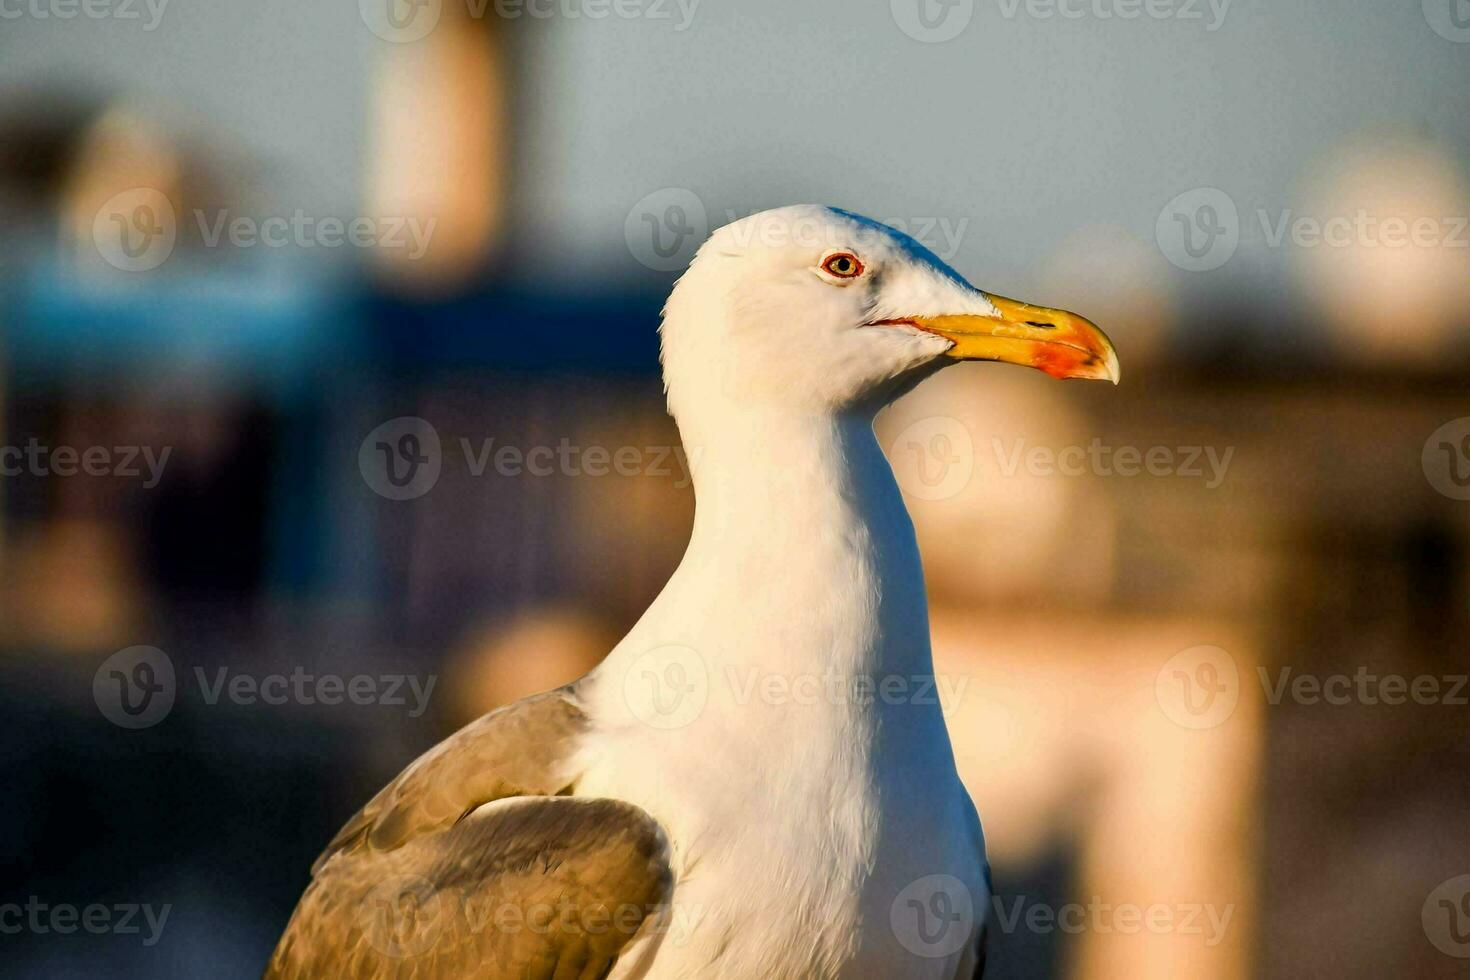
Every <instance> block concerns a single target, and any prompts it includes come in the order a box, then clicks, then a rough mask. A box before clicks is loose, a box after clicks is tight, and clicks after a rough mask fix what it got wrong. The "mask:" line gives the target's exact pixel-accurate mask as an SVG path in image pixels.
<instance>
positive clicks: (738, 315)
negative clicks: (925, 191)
mask: <svg viewBox="0 0 1470 980" xmlns="http://www.w3.org/2000/svg"><path fill="white" fill-rule="evenodd" d="M662 335H663V362H664V374H665V382H666V385H667V387H668V391H669V406H670V409H671V411H672V412H673V414H674V415H675V416H676V417H679V418H681V419H682V418H683V417H684V416H685V415H687V414H689V413H690V412H691V411H692V410H693V409H694V407H695V406H696V405H697V404H700V403H709V402H711V401H716V402H719V403H721V405H722V407H723V408H724V409H727V410H729V409H733V410H736V411H739V410H740V409H744V408H755V407H761V406H766V407H773V408H775V409H777V410H786V411H848V410H853V409H858V408H863V407H868V408H871V409H873V410H875V411H876V409H878V408H881V407H882V406H883V405H884V404H886V403H887V402H888V401H891V400H892V399H893V398H895V397H897V396H898V395H899V394H902V393H903V392H904V391H907V390H909V388H911V387H912V386H913V385H914V384H917V383H918V381H920V380H922V379H923V378H925V377H927V376H928V375H929V374H931V373H933V372H934V371H936V370H938V369H940V368H942V367H944V366H946V365H949V364H954V363H957V362H959V361H967V360H975V361H1004V362H1006V363H1009V364H1020V365H1024V366H1026V367H1032V368H1037V369H1039V370H1041V371H1044V372H1046V373H1047V374H1049V375H1051V376H1052V377H1055V378H1091V379H1098V380H1107V381H1112V382H1114V383H1115V384H1116V383H1117V381H1118V359H1117V355H1116V354H1114V352H1113V346H1112V344H1111V343H1110V342H1109V341H1108V338H1107V337H1106V336H1105V335H1104V334H1103V332H1102V331H1101V330H1099V329H1098V328H1097V326H1096V325H1094V324H1093V323H1091V322H1090V321H1088V320H1086V319H1084V318H1083V317H1080V316H1078V315H1076V314H1074V313H1067V312H1065V311H1062V310H1054V309H1048V308H1046V307H1040V306H1032V305H1029V304H1027V303H1022V302H1018V301H1016V300H1011V299H1006V298H1004V297H1002V296H997V295H994V294H992V293H987V292H983V291H981V290H979V289H977V288H975V287H974V286H972V285H970V284H969V283H968V282H967V281H966V280H965V279H964V278H963V277H962V276H960V275H959V273H957V272H955V271H954V270H953V269H951V268H950V267H949V266H948V265H946V264H945V263H944V262H943V261H942V260H940V259H939V258H938V257H937V256H935V255H934V254H933V253H932V252H930V251H929V250H928V249H927V248H925V247H924V246H923V245H921V244H919V243H918V242H917V241H915V240H914V239H913V238H911V237H909V236H908V235H906V234H904V233H902V232H900V231H897V230H896V229H893V228H890V227H888V226H887V225H884V224H880V223H879V222H876V221H873V220H871V219H869V218H864V217H862V216H860V215H856V214H852V213H849V212H846V211H841V210H839V209H836V208H830V207H821V206H815V205H799V206H794V207H786V208H778V209H776V210H773V211H764V212H761V213H759V214H754V215H751V216H750V217H747V218H743V219H741V220H739V221H735V222H732V223H731V224H728V225H725V226H724V227H722V228H720V229H719V230H718V231H716V232H715V233H714V234H713V235H711V236H710V238H709V240H708V241H706V242H705V243H704V245H703V246H702V247H701V248H700V250H699V252H698V254H697V255H696V256H695V258H694V260H693V262H691V263H690V266H689V268H688V270H687V271H686V272H685V273H684V275H683V276H682V277H681V278H680V280H679V282H678V284H677V285H676V286H675V287H674V291H673V293H672V294H671V295H670V297H669V301H668V305H667V306H666V307H665V309H664V323H663V328H662Z"/></svg>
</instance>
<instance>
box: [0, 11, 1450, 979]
mask: <svg viewBox="0 0 1470 980" xmlns="http://www.w3.org/2000/svg"><path fill="white" fill-rule="evenodd" d="M1467 94H1470V6H1467V4H1466V3H1465V2H1464V0H1423V2H1422V3H1418V2H1404V3H1397V4H1388V3H1376V4H1341V3H1329V2H1327V0H1297V2H1286V0H1279V2H1277V0H1235V2H1234V3H1230V2H1228V0H1214V2H1213V3H1207V2H1205V0H1155V2H1152V3H1149V4H1140V3H1136V2H1133V0H1085V2H1084V0H891V2H890V3H883V2H874V3H864V4H855V3H850V2H843V0H811V2H806V3H802V4H791V3H786V2H777V0H741V2H740V3H738V4H737V3H734V2H733V0H702V2H699V0H620V2H618V3H610V2H605V0H554V2H553V0H526V2H524V3H522V2H511V0H500V2H499V3H496V2H494V0H483V2H480V0H424V2H421V3H416V4H415V3H408V2H405V0H362V2H361V3H360V4H357V5H354V4H352V3H351V2H347V0H338V2H333V3H321V4H301V3H296V4H291V3H285V2H279V0H255V2H252V3H238V2H236V3H228V2H225V0H189V2H183V0H179V2H177V3H174V4H170V3H168V2H167V0H152V2H145V0H92V2H89V3H86V4H74V3H72V2H70V0H24V2H22V0H6V2H0V219H3V225H4V228H5V229H6V234H5V235H4V236H3V237H0V471H3V476H0V717H3V718H4V723H5V733H6V734H5V737H4V738H3V739H0V783H3V786H4V789H5V791H4V792H3V794H0V855H3V866H4V867H5V869H6V870H5V873H4V875H3V878H0V948H3V950H4V956H3V965H0V973H4V974H5V975H13V976H26V977H30V976H36V977H73V976H77V977H81V976H99V975H105V976H118V977H148V978H154V977H198V976H210V977H249V976H257V975H259V972H260V970H261V968H262V967H263V964H264V961H265V959H266V957H267V956H268V954H269V951H270V949H271V948H272V946H273V944H274V941H275V938H276V936H277V935H278V933H279V931H280V930H281V928H282V927H283V926H284V924H285V921H286V918H287V917H288V915H289V913H290V910H291V908H292V907H293V905H294V902H295V899H296V897H297V896H298V895H299V893H300V890H301V889H302V888H303V887H304V885H305V884H306V881H307V875H308V869H309V866H310V862H311V860H312V858H313V857H314V856H315V854H316V853H317V851H318V850H319V849H320V847H321V846H322V844H323V843H324V842H325V841H326V840H327V839H328V838H329V837H330V836H331V834H332V833H333V832H334V831H335V830H336V828H337V827H338V826H339V825H340V824H341V822H342V821H343V820H344V819H345V818H346V817H347V816H348V815H349V814H350V813H351V812H352V811H353V810H355V809H356V808H357V806H358V805H360V804H361V802H362V801H363V800H364V799H365V798H366V797H367V796H368V795H369V794H370V793H371V792H372V791H373V790H375V789H376V788H377V787H378V786H379V785H381V783H382V782H384V781H385V780H386V779H388V778H389V777H391V776H392V775H393V774H395V773H396V772H397V771H398V770H399V769H400V768H401V767H402V766H403V765H405V764H406V763H407V762H409V761H410V760H411V759H412V758H413V757H414V756H416V755H417V754H418V753H419V752H420V751H422V750H423V749H425V748H427V747H428V746H430V745H431V744H433V743H434V742H436V741H437V740H439V739H440V738H442V737H444V736H445V735H446V734H448V733H449V732H451V731H452V730H454V729H455V728H457V727H458V726H460V725H462V724H464V723H465V722H466V721H468V720H470V719H472V718H474V717H476V716H477V715H479V714H480V713H482V712H484V711H486V710H488V709H490V708H492V707H494V706H496V705H498V704H502V703H505V702H507V701H510V700H513V699H515V698H518V697H520V696H523V695H525V694H527V693H530V692H532V691H537V690H541V689H544V688H546V687H549V686H552V685H555V684H558V683H560V682H563V681H565V680H568V679H571V678H574V677H576V676H578V675H580V674H581V673H583V672H585V671H586V670H587V669H589V668H590V667H591V666H592V665H593V664H594V663H595V662H596V661H597V660H598V659H599V658H600V657H601V656H602V655H603V654H604V653H605V652H606V651H607V650H608V649H609V648H610V646H611V645H612V644H613V643H614V642H615V641H616V640H617V639H618V638H619V637H620V636H621V635H622V632H623V631H624V630H626V629H627V628H628V627H629V626H630V624H631V623H632V622H633V621H634V619H635V618H636V617H637V616H638V615H639V613H640V612H641V611H642V610H643V608H644V607H645V606H646V604H647V603H648V602H649V601H650V600H651V599H652V598H653V596H654V595H655V594H656V593H657V591H658V590H659V588H660V587H661V585H662V584H663V582H664V581H665V579H666V577H667V576H668V575H669V573H670V572H671V571H672V569H673V568H674V566H675V565H676V563H677V562H678V559H679V557H680V555H681V553H682V549H683V546H684V544H685V541H686V536H687V533H688V530H689V527H690V522H691V518H692V514H693V504H694V501H693V495H692V491H691V489H690V487H689V481H688V470H687V461H686V460H685V459H684V457H682V456H681V455H679V453H678V452H677V447H678V446H679V443H678V438H677V433H676V431H675V429H674V427H673V424H672V423H671V421H670V420H669V419H668V418H667V416H666V415H665V413H664V410H663V402H662V391H661V384H660V380H659V375H658V361H657V351H658V345H657V335H656V328H657V324H658V313H659V309H660V305H661V303H662V300H663V297H664V296H665V295H666V293H667V291H668V289H669V287H670V285H671V284H672V282H673V280H674V278H675V277H676V275H677V272H678V270H679V269H681V268H682V267H683V265H684V264H685V263H686V262H687V261H688V259H689V257H690V255H691V254H692V252H693V249H694V248H695V247H696V246H697V244H698V243H699V241H700V240H702V238H703V237H704V236H705V234H707V232H708V231H709V230H711V229H712V228H714V227H718V226H719V225H721V224H724V223H725V222H727V221H729V220H731V219H733V218H738V217H741V216H744V215H746V214H749V213H752V212H754V211H757V210H761V209H764V208H767V207H773V206H777V205H781V204H787V203H795V202H806V201H811V202H821V203H831V204H836V205H839V206H842V207H846V208H850V209H853V210H857V211H861V212H863V213H866V214H869V215H872V216H874V217H876V218H879V219H881V220H886V221H889V222H890V223H893V224H895V225H898V226H900V227H902V228H904V229H905V230H907V231H908V232H909V233H910V234H913V235H914V236H915V237H917V238H919V239H920V240H921V241H922V242H924V244H926V245H928V246H929V247H930V248H931V249H932V250H934V251H935V252H936V253H938V254H939V255H940V256H941V257H943V258H945V259H946V260H948V261H950V262H951V264H953V265H954V266H955V267H956V268H957V269H958V270H959V271H960V272H961V273H963V274H965V275H966V276H967V277H969V278H970V279H971V280H972V281H974V282H975V283H977V284H978V285H980V286H982V287H984V288H987V289H991V290H994V291H996V292H999V293H1002V294H1005V295H1013V296H1021V297H1025V298H1028V299H1034V300H1036V301H1041V302H1045V303H1046V304H1048V305H1053V306H1059V307H1066V308H1070V309H1077V310H1079V311H1082V312H1084V313H1085V314H1087V315H1088V316H1090V317H1091V318H1092V319H1094V320H1096V321H1097V322H1098V323H1100V324H1101V325H1103V326H1104V328H1105V329H1107V330H1108V332H1109V333H1110V334H1111V336H1112V338H1113V339H1114V341H1115V343H1116V345H1117V348H1118V350H1119V352H1120V356H1121V359H1122V364H1123V376H1124V382H1123V384H1122V386H1121V387H1119V388H1117V389H1111V388H1108V387H1107V386H1084V385H1058V384H1056V383H1054V382H1052V381H1050V380H1049V379H1047V378H1045V377H1044V376H1042V375H1040V374H1036V373H1032V372H1024V371H1020V370H1018V369H1014V368H1008V367H1002V366H996V365H965V366H962V367H960V368H956V369H953V370H950V371H948V372H946V373H945V374H943V375H942V376H940V377H938V378H936V379H934V380H933V381H931V382H929V383H927V384H926V385H924V386H923V387H922V388H920V389H919V390H918V391H917V392H915V393H914V394H912V395H911V396H909V397H907V398H906V399H905V400H904V401H902V402H901V403H899V404H898V405H897V406H895V407H894V408H893V409H892V410H890V412H889V413H888V414H887V415H886V416H885V417H884V419H883V420H882V422H881V426H880V435H881V436H882V438H883V442H884V445H885V446H886V447H888V449H889V450H890V455H891V457H892V459H893V461H894V465H895V469H896V471H897V473H898V476H899V479H900V482H901V484H902V485H903V487H904V490H905V492H906V495H907V497H908V503H909V507H910V510H911V512H912V513H913V516H914V519H915V523H916V525H917V527H918V531H919V535H920V544H921V547H922V549H923V552H924V558H925V564H926V570H927V574H928V582H929V589H930V594H931V600H932V606H933V620H934V622H933V629H934V636H935V647H936V657H937V659H938V669H939V671H940V673H941V675H943V676H942V680H944V681H947V682H948V683H949V686H950V691H951V695H952V696H950V697H949V698H947V713H948V718H949V723H950V726H951V730H952V733H953V735H954V739H955V744H956V748H957V751H958V753H959V756H960V764H961V767H962V770H963V775H964V777H965V779H966V781H967V782H968V784H969V786H970V788H971V791H972V794H973V795H974V797H975V800H976V803H977V805H978V807H979V810H980V813H981V815H982V819H983V820H984V822H985V825H986V832H987V837H988V843H989V848H990V852H991V855H992V860H993V863H994V871H995V884H996V890H997V896H996V903H995V907H994V908H992V909H991V910H990V911H991V913H992V915H994V916H995V921H996V927H997V932H996V934H995V941H994V942H995V954H994V960H995V965H996V968H997V974H996V975H999V976H1003V977H1011V976H1015V977H1068V978H1129V980H1136V978H1152V977H1189V978H1220V980H1225V978H1244V977H1269V978H1286V977H1292V978H1295V977H1312V976H1334V977H1363V978H1375V980H1376V978H1381V977H1385V976H1405V977H1408V976H1413V977H1441V976H1443V977H1449V976H1464V975H1467V973H1470V878H1465V877H1462V876H1466V875H1470V820H1467V819H1466V815H1467V806H1470V706H1467V699H1470V687H1464V686H1461V685H1463V684H1464V676H1465V674H1466V673H1467V672H1470V656H1467V647H1466V636H1467V626H1470V577H1467V572H1466V553H1467V546H1470V230H1467V223H1470V222H1467V215H1470V111H1467V109H1470V104H1467V101H1470V99H1467ZM405 439H407V441H405ZM502 451H504V454H502ZM139 648H145V649H143V650H141V651H140V649H139ZM282 678H284V679H285V680H282ZM292 678H301V681H300V682H299V683H298V682H297V681H293V680H291V679H292ZM355 678H365V680H364V681H362V682H361V683H362V684H363V685H364V686H363V688H362V691H361V692H359V693H362V695H363V696H362V697H357V698H353V697H347V696H344V695H343V689H344V687H345V686H346V685H349V684H351V683H353V682H354V679H355ZM1395 678H1397V680H1394V679H1395ZM1457 678H1458V680H1457ZM273 679H274V680H273ZM323 679H326V680H328V681H330V680H331V679H335V683H336V684H337V685H338V686H337V687H336V688H335V691H336V696H335V697H332V696H330V694H329V688H328V687H325V686H322V685H321V684H320V683H319V682H321V681H322V680H323ZM287 684H290V685H294V686H291V687H289V691H290V693H287V694H284V695H283V694H282V692H283V691H286V690H288V688H287V686H286V685H287ZM130 685H131V686H130ZM303 692H305V693H303ZM1406 692H1408V693H1407V694H1406ZM329 702H332V703H329ZM93 906H101V907H102V908H104V909H105V910H106V911H105V912H99V913H95V914H94V913H90V912H88V911H87V910H88V909H90V908H92V907H93ZM130 906H131V907H134V912H135V913H136V914H135V915H134V916H132V917H131V918H130V919H129V921H128V922H124V921H123V912H122V911H121V910H123V909H125V908H126V907H130ZM7 908H10V909H13V910H14V911H13V912H7V911H6V909H7ZM65 908H70V909H72V912H71V913H70V918H67V917H66V915H65V914H63V915H62V916H61V917H57V916H56V915H54V914H53V913H54V912H55V911H56V910H57V909H65ZM140 908H141V911H139V909H140ZM1151 910H1152V911H1151ZM1160 910H1161V911H1160ZM33 913H34V914H33ZM150 916H151V918H150ZM164 916H166V918H164ZM78 922H81V923H82V924H81V925H79V924H78ZM1140 922H1142V923H1143V924H1142V925H1140ZM67 923H70V926H71V928H69V929H68V928H66V927H65V926H66V924H67ZM88 923H90V925H88ZM150 923H151V924H150Z"/></svg>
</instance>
